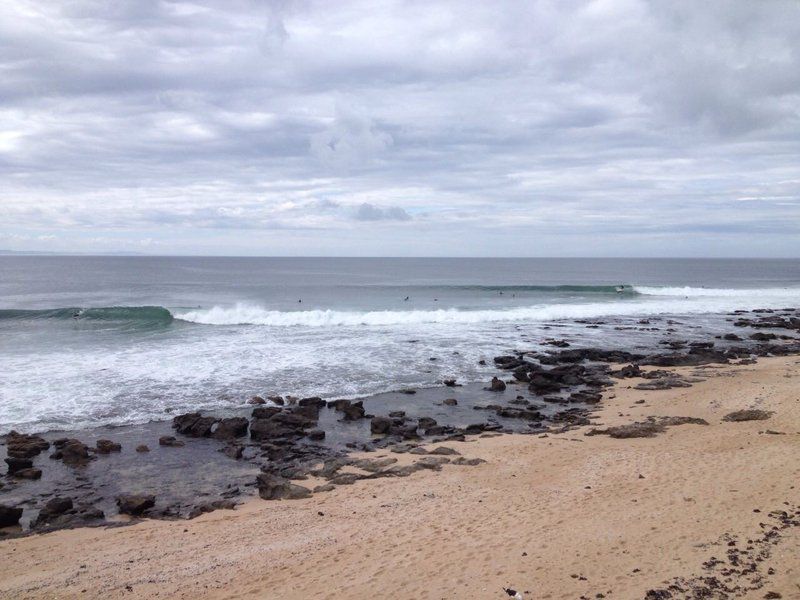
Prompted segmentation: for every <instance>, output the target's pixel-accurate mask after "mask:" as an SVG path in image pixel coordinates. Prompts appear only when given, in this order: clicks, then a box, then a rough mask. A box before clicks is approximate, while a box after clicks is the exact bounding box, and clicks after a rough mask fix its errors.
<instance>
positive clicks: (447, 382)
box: [443, 379, 456, 387]
mask: <svg viewBox="0 0 800 600" xmlns="http://www.w3.org/2000/svg"><path fill="white" fill-rule="evenodd" d="M443 383H444V384H445V385H446V386H447V387H456V380H455V379H445V380H444V382H443Z"/></svg>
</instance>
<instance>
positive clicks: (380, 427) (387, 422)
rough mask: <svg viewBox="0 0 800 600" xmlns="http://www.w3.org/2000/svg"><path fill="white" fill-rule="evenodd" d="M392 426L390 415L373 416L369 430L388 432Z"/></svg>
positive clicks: (378, 432)
mask: <svg viewBox="0 0 800 600" xmlns="http://www.w3.org/2000/svg"><path fill="white" fill-rule="evenodd" d="M391 427H392V420H391V419H390V418H388V417H372V421H370V424H369V430H370V431H371V432H372V433H374V434H378V435H381V434H384V433H388V432H389V429H390V428H391Z"/></svg>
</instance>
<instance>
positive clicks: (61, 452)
mask: <svg viewBox="0 0 800 600" xmlns="http://www.w3.org/2000/svg"><path fill="white" fill-rule="evenodd" d="M56 447H57V448H58V451H57V452H56V453H55V454H53V456H51V458H60V459H61V460H63V461H64V464H67V465H72V466H79V465H85V464H86V463H87V462H89V461H90V460H91V459H92V458H94V457H92V456H90V455H89V446H87V445H86V444H84V443H83V442H81V441H80V440H75V439H67V440H65V441H64V442H63V443H61V444H59V446H56Z"/></svg>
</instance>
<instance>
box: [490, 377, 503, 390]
mask: <svg viewBox="0 0 800 600" xmlns="http://www.w3.org/2000/svg"><path fill="white" fill-rule="evenodd" d="M486 389H488V390H489V391H492V392H502V391H504V390H505V389H506V384H505V382H504V381H503V380H502V379H499V378H497V377H492V383H490V384H489V387H488V388H486Z"/></svg>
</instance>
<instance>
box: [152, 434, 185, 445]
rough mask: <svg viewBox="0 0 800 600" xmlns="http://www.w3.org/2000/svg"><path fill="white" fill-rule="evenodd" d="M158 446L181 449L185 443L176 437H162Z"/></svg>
mask: <svg viewBox="0 0 800 600" xmlns="http://www.w3.org/2000/svg"><path fill="white" fill-rule="evenodd" d="M158 445H159V446H167V447H168V448H180V447H182V446H184V443H183V442H182V441H181V440H179V439H176V438H175V436H174V435H162V436H161V437H160V438H158Z"/></svg>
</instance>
